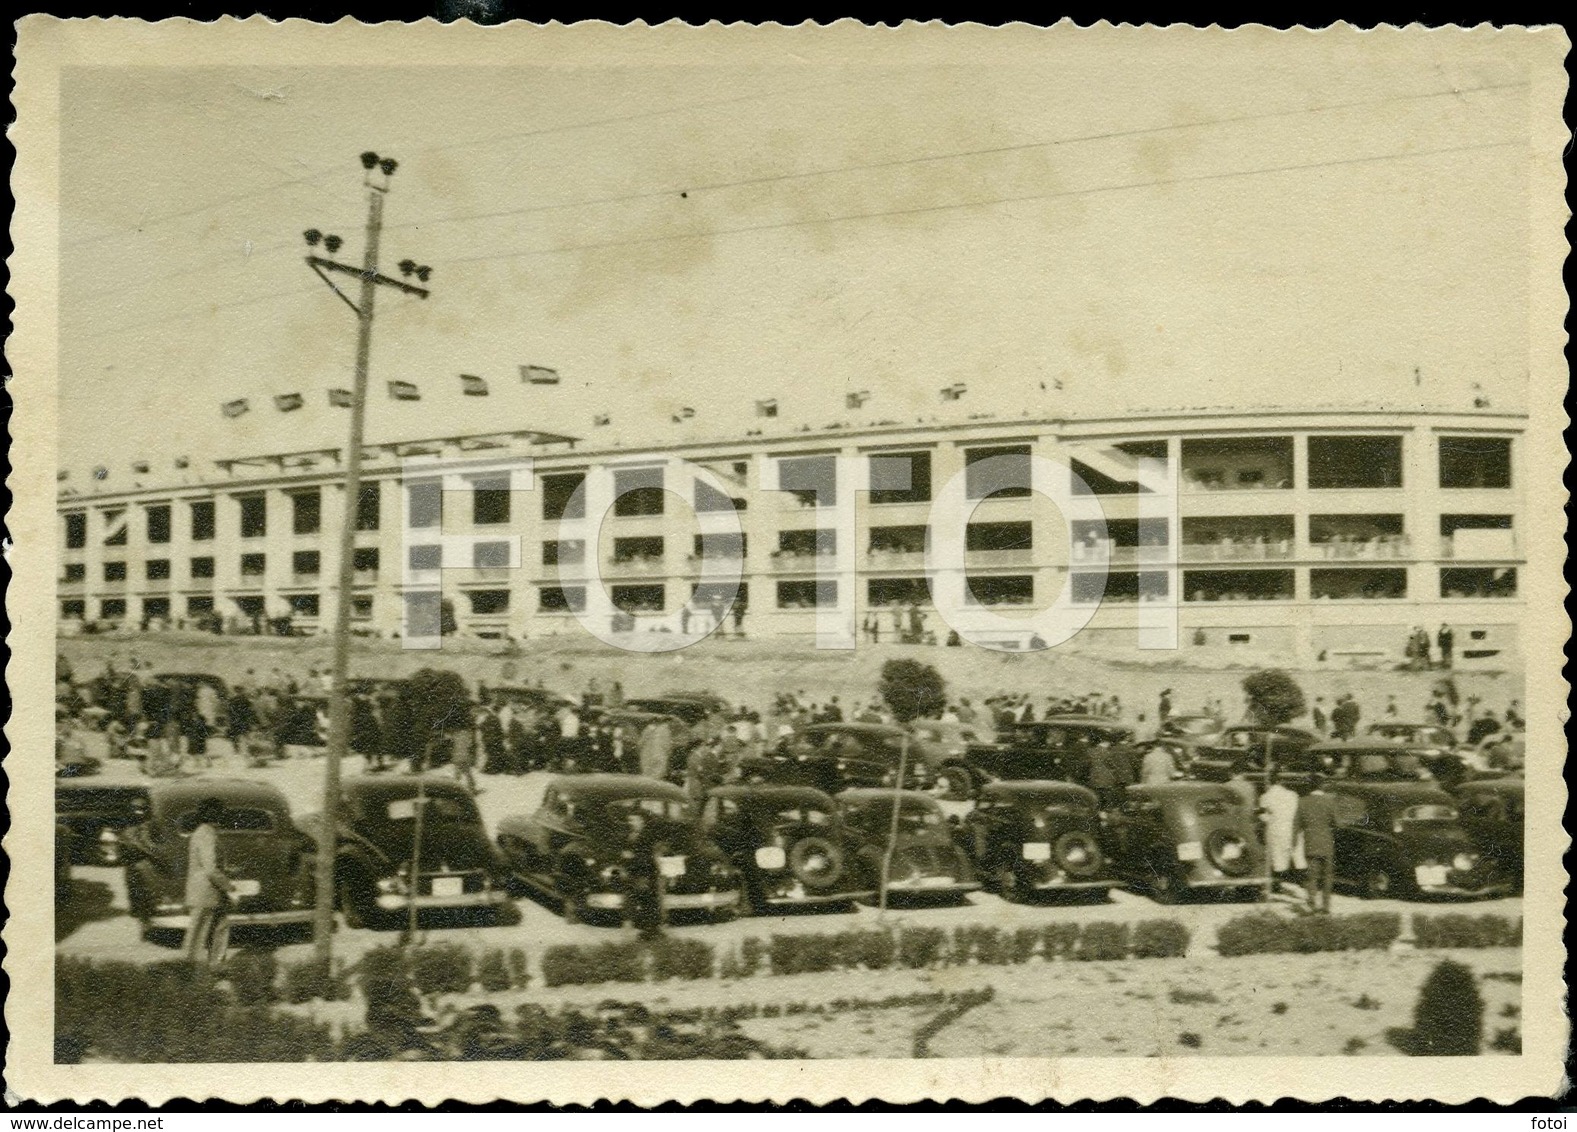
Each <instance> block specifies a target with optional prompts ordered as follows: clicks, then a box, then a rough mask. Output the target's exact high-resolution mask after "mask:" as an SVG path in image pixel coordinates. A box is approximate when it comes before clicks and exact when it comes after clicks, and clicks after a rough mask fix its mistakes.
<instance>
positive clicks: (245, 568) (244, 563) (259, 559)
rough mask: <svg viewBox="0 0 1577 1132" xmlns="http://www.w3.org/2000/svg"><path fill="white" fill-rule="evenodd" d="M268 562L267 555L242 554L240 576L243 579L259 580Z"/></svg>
mask: <svg viewBox="0 0 1577 1132" xmlns="http://www.w3.org/2000/svg"><path fill="white" fill-rule="evenodd" d="M267 561H268V558H267V555H263V554H243V555H241V576H242V577H243V578H260V577H262V576H263V570H264V567H265V566H266V564H267Z"/></svg>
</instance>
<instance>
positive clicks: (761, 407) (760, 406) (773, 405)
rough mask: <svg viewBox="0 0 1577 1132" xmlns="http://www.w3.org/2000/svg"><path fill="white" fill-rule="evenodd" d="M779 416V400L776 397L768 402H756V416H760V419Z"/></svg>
mask: <svg viewBox="0 0 1577 1132" xmlns="http://www.w3.org/2000/svg"><path fill="white" fill-rule="evenodd" d="M777 415H778V402H777V398H775V397H774V398H770V399H768V400H766V401H757V402H756V416H758V417H775V416H777Z"/></svg>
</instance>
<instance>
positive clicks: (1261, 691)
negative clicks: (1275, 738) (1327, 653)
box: [1243, 668, 1304, 727]
mask: <svg viewBox="0 0 1577 1132" xmlns="http://www.w3.org/2000/svg"><path fill="white" fill-rule="evenodd" d="M1243 695H1244V696H1245V697H1246V698H1247V700H1248V715H1249V719H1250V720H1251V721H1252V722H1253V723H1255V724H1257V725H1258V726H1260V727H1280V726H1281V725H1282V724H1283V723H1287V722H1289V721H1291V720H1294V719H1296V718H1298V716H1300V715H1302V714H1303V708H1304V700H1303V689H1302V688H1300V687H1298V682H1297V681H1296V680H1294V679H1293V678H1292V677H1291V676H1288V675H1287V674H1286V673H1285V672H1283V671H1281V669H1279V668H1271V669H1267V670H1266V671H1264V672H1256V673H1254V674H1253V675H1251V676H1246V677H1244V679H1243Z"/></svg>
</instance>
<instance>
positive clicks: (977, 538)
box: [964, 523, 1035, 550]
mask: <svg viewBox="0 0 1577 1132" xmlns="http://www.w3.org/2000/svg"><path fill="white" fill-rule="evenodd" d="M1034 545H1035V538H1034V530H1033V528H1032V527H1031V525H1030V524H1029V523H970V524H969V525H968V526H966V527H965V528H964V548H965V549H966V550H1030V549H1032V548H1033V547H1034Z"/></svg>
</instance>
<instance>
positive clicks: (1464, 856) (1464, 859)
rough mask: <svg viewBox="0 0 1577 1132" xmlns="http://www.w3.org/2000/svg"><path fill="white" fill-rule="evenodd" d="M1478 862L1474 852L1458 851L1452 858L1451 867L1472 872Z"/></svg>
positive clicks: (1462, 871) (1460, 871) (1463, 871)
mask: <svg viewBox="0 0 1577 1132" xmlns="http://www.w3.org/2000/svg"><path fill="white" fill-rule="evenodd" d="M1476 864H1478V858H1477V857H1475V856H1474V855H1473V854H1472V853H1458V854H1457V855H1456V856H1455V857H1452V858H1451V867H1452V868H1453V869H1455V870H1456V871H1457V872H1459V873H1465V872H1471V871H1472V869H1473V866H1474V865H1476Z"/></svg>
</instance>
